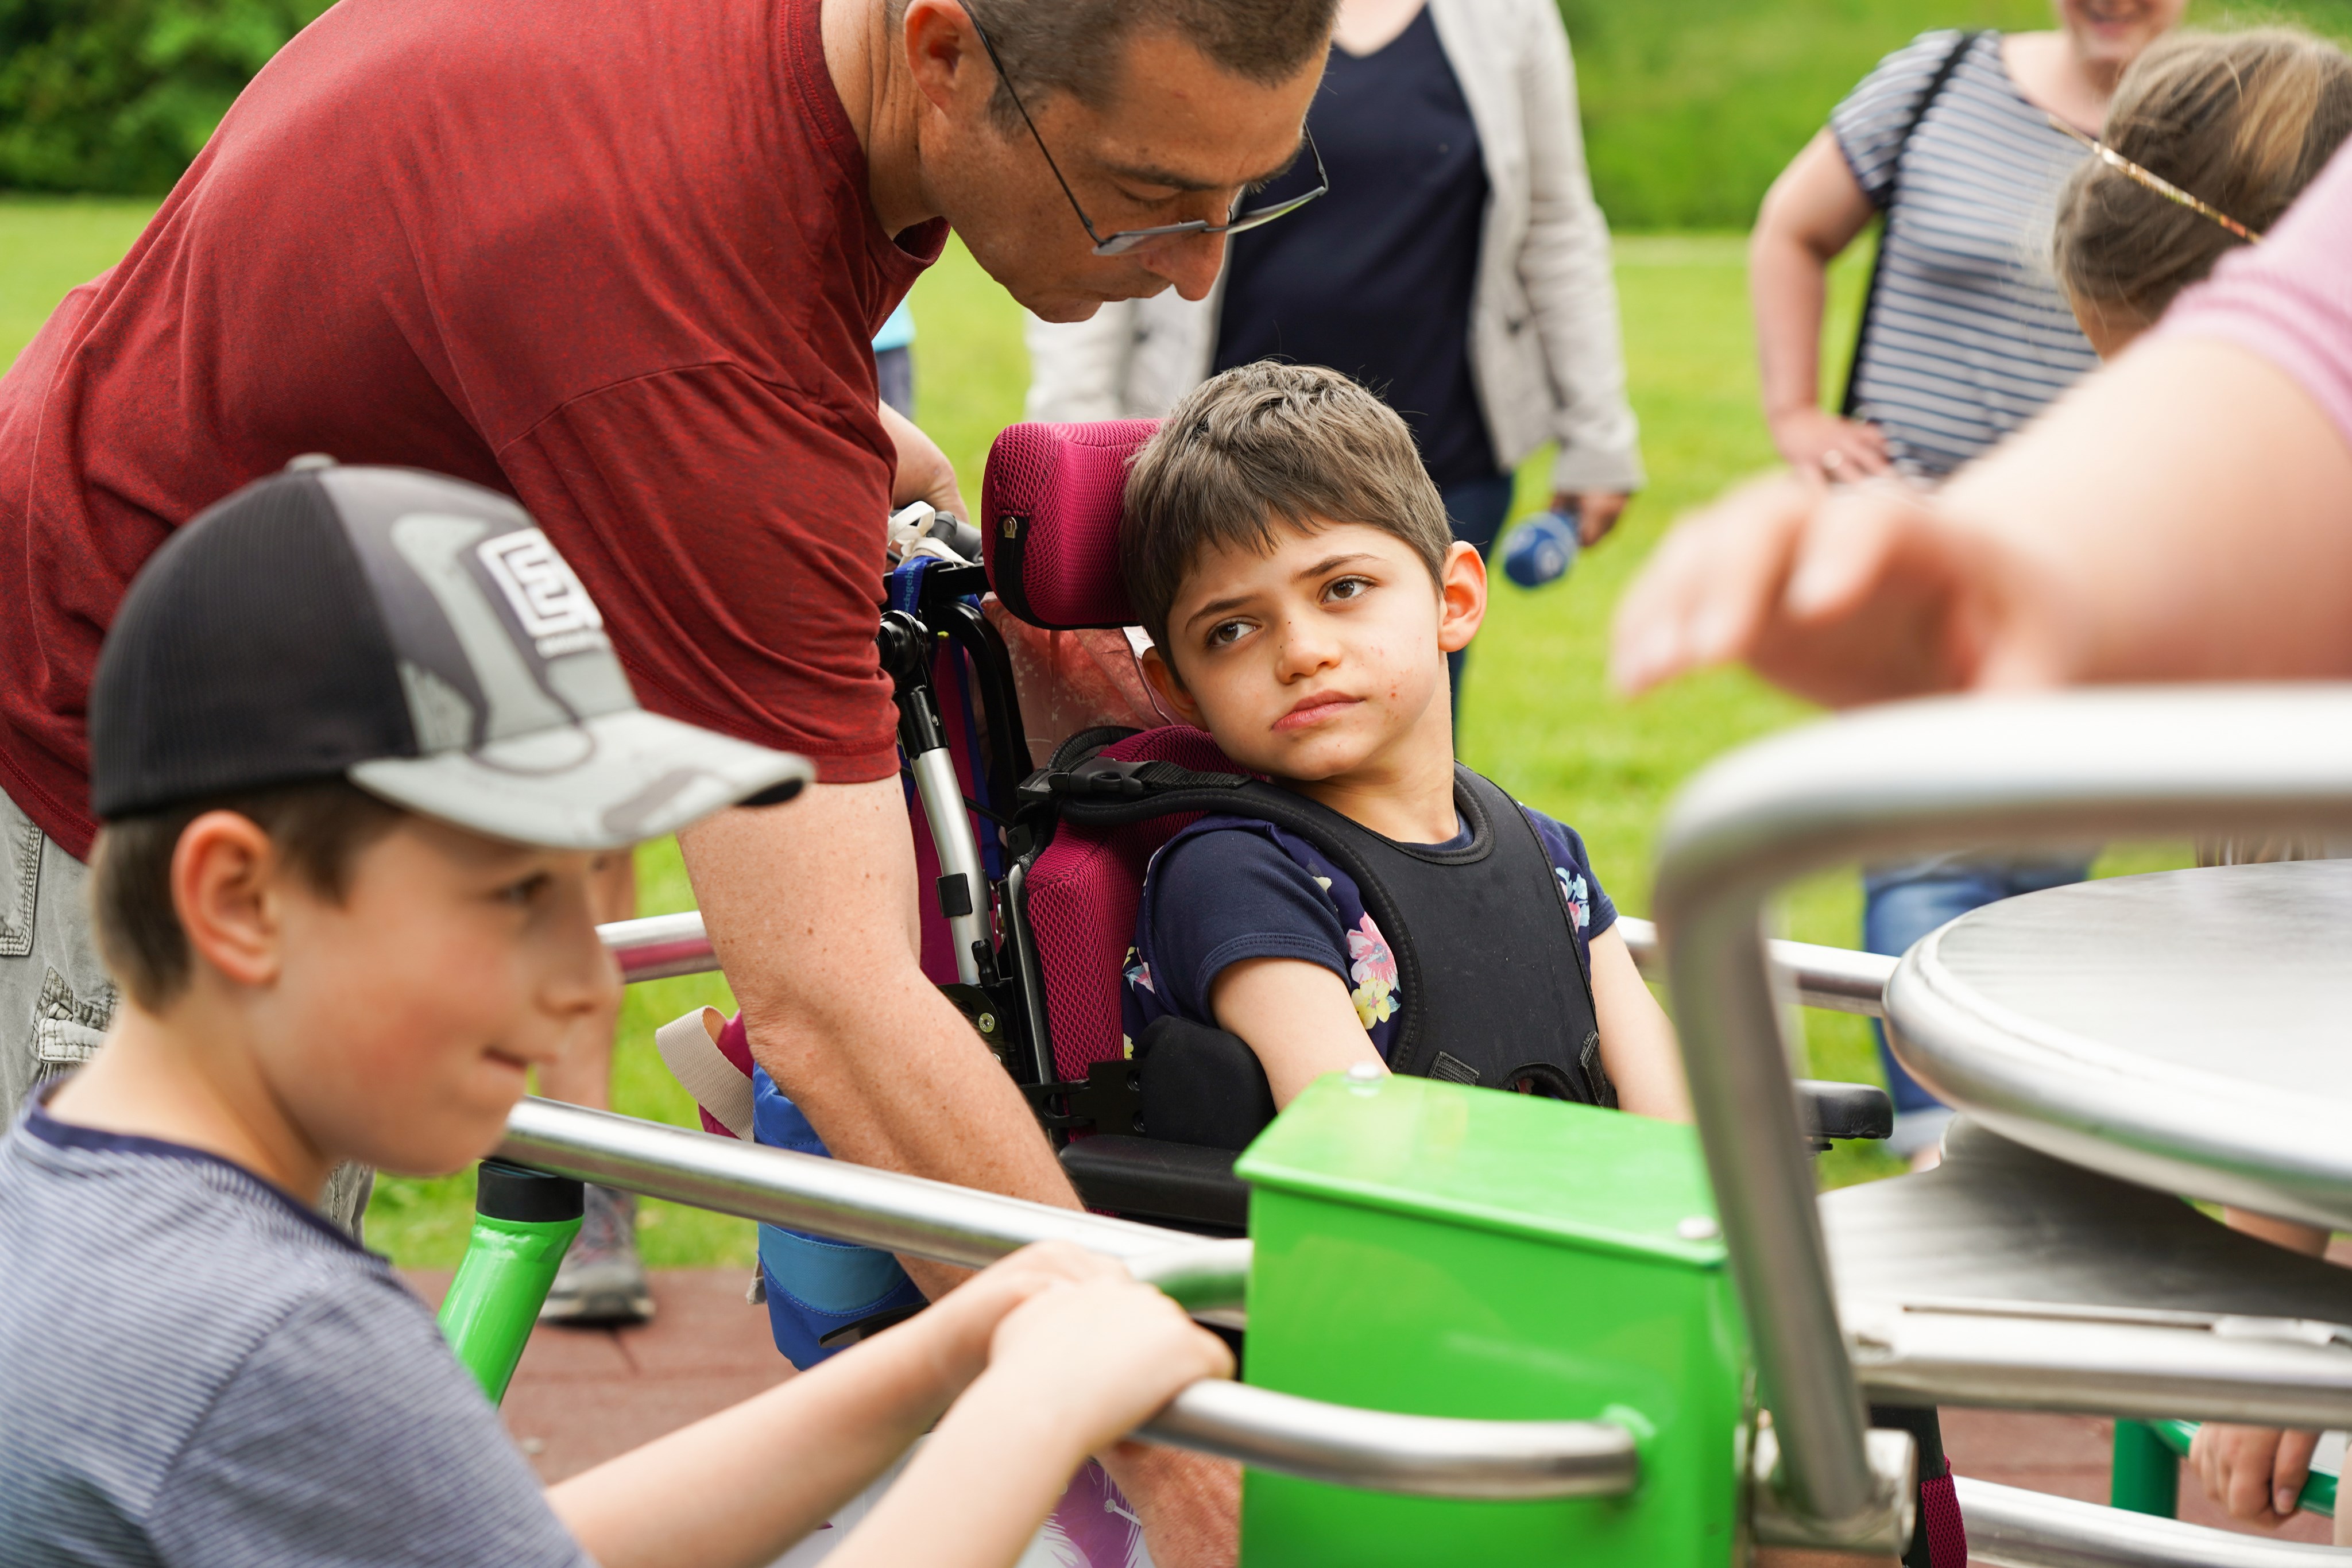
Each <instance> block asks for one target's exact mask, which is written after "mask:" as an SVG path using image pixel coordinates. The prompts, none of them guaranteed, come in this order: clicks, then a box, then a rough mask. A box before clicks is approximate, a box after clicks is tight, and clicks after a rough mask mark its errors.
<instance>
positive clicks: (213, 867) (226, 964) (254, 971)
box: [172, 811, 285, 986]
mask: <svg viewBox="0 0 2352 1568" xmlns="http://www.w3.org/2000/svg"><path fill="white" fill-rule="evenodd" d="M284 869H285V862H284V860H283V858H282V857H281V856H280V855H279V854H278V846H277V845H276V844H274V843H272V842H270V840H269V835H268V833H266V832H264V831H262V830H261V828H260V826H259V825H258V824H257V823H256V822H255V821H253V820H252V819H251V818H250V817H244V816H239V815H238V814H237V813H236V812H235V811H206V812H205V814H204V815H203V816H201V817H198V818H197V819H196V820H195V821H193V822H190V823H189V824H188V825H187V827H186V828H184V830H182V831H181V833H180V841H179V843H178V845H177V846H175V847H174V848H173V851H172V910H173V914H175V915H178V916H179V918H180V929H181V930H183V931H184V932H186V933H187V936H188V947H189V950H190V952H191V953H192V954H193V955H194V956H195V958H196V959H197V960H198V961H199V962H201V963H205V964H209V965H211V966H212V967H214V968H215V969H218V970H219V971H220V972H221V973H222V974H223V975H225V976H226V977H228V978H229V979H230V980H232V981H234V982H236V984H238V985H244V986H266V985H268V984H269V983H270V982H271V981H272V980H275V979H276V978H277V977H278V967H279V952H278V937H279V932H280V920H279V915H280V904H279V898H280V894H279V877H280V875H281V874H282V873H283V872H284Z"/></svg>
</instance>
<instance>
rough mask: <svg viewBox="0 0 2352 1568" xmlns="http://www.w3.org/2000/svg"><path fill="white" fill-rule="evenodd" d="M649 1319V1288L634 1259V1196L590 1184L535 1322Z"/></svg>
mask: <svg viewBox="0 0 2352 1568" xmlns="http://www.w3.org/2000/svg"><path fill="white" fill-rule="evenodd" d="M653 1318H654V1292H653V1286H652V1283H651V1281H648V1280H647V1279H646V1266H645V1264H644V1262H642V1261H641V1260H639V1259H638V1257H637V1196H636V1194H635V1193H631V1192H615V1191H614V1190H613V1189H612V1188H611V1187H608V1186H593V1184H592V1185H591V1186H589V1188H588V1195H587V1212H586V1214H585V1215H584V1216H583V1218H582V1219H581V1222H580V1234H579V1235H578V1236H576V1237H574V1238H573V1239H572V1249H571V1250H570V1251H569V1252H567V1253H565V1254H564V1256H563V1266H562V1268H560V1269H558V1270H556V1271H555V1284H554V1286H553V1288H552V1289H551V1290H550V1291H548V1292H547V1304H546V1305H545V1306H543V1307H541V1308H540V1310H539V1321H540V1322H543V1323H566V1324H571V1325H572V1326H575V1327H581V1328H614V1327H623V1326H625V1325H628V1324H631V1323H649V1322H653Z"/></svg>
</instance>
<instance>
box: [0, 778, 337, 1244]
mask: <svg viewBox="0 0 2352 1568" xmlns="http://www.w3.org/2000/svg"><path fill="white" fill-rule="evenodd" d="M114 1004H115V991H114V982H113V980H112V979H111V978H110V977H108V975H107V972H106V965H105V964H104V963H103V962H101V961H100V958H99V956H98V942H97V939H96V937H95V936H92V934H91V932H90V927H89V867H88V866H86V865H84V864H82V862H79V861H78V860H76V859H74V858H73V856H71V855H69V854H68V853H66V852H65V851H64V850H62V849H60V848H58V845H57V844H56V843H54V842H53V841H51V840H50V838H49V836H48V835H47V833H45V832H43V831H41V830H40V829H39V827H37V825H36V824H35V823H34V821H33V820H32V819H31V818H30V817H27V816H26V815H25V813H24V812H23V811H21V810H18V809H17V807H16V802H15V801H14V800H10V799H8V797H7V795H6V794H5V792H0V1120H5V1121H6V1122H14V1121H15V1120H16V1113H17V1111H18V1110H19V1109H20V1108H21V1107H22V1106H23V1105H24V1103H25V1099H26V1096H27V1095H29V1094H31V1093H32V1092H33V1091H34V1090H35V1089H37V1088H38V1087H39V1086H40V1085H41V1084H43V1083H45V1082H47V1081H48V1080H50V1079H52V1078H55V1077H57V1076H58V1074H59V1073H63V1072H70V1071H73V1070H74V1069H75V1068H77V1067H79V1066H80V1065H81V1064H82V1063H83V1062H85V1061H89V1058H90V1054H91V1052H93V1051H96V1050H97V1049H98V1042H99V1041H100V1040H102V1039H104V1038H105V1036H106V1026H107V1024H108V1023H109V1022H110V1021H111V1020H112V1019H113V1017H114ZM374 1186H375V1173H374V1172H373V1170H371V1169H370V1168H369V1167H367V1166H362V1165H345V1166H338V1167H337V1168H336V1170H335V1174H334V1175H333V1176H331V1178H329V1180H328V1182H327V1190H326V1192H325V1194H324V1195H323V1196H322V1197H320V1202H319V1207H320V1209H321V1210H322V1211H324V1212H325V1214H326V1215H327V1217H328V1218H331V1219H332V1220H334V1221H335V1223H337V1224H338V1225H341V1226H342V1227H343V1228H345V1229H346V1230H349V1231H350V1232H351V1233H352V1235H353V1236H357V1235H358V1234H359V1233H360V1217H361V1215H362V1214H363V1213H365V1212H366V1210H367V1200H368V1195H369V1193H370V1192H371V1191H372V1190H373V1187H374Z"/></svg>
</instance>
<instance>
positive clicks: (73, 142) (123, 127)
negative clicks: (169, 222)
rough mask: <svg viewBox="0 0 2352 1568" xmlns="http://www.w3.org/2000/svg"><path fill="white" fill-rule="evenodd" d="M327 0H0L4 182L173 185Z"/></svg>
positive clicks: (65, 186) (128, 189)
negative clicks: (256, 77) (248, 87)
mask: <svg viewBox="0 0 2352 1568" xmlns="http://www.w3.org/2000/svg"><path fill="white" fill-rule="evenodd" d="M324 9H326V0H0V188H9V189H14V190H20V191H112V192H123V193H160V192H163V191H165V190H168V189H170V188H171V184H172V182H173V181H174V180H176V179H178V178H179V177H180V172H181V171H182V170H184V169H185V168H186V167H187V166H188V161H189V160H190V159H191V158H194V156H195V155H196V152H197V151H198V150H199V149H201V148H202V147H203V146H204V144H205V138H206V137H208V136H210V135H211V134H212V132H213V127H214V126H215V125H217V124H218V123H220V117H221V116H222V115H223V114H224V113H226V111H227V110H228V106H229V104H230V102H231V101H232V100H233V99H235V98H236V95H237V93H238V92H239V91H241V90H242V89H244V87H245V84H246V82H247V81H248V80H249V79H251V78H252V76H253V73H254V72H256V71H257V70H259V69H260V68H262V66H263V65H264V64H265V63H266V62H267V61H268V58H269V57H270V56H272V55H274V54H276V53H277V52H278V48H279V47H280V46H282V45H283V44H284V43H285V42H286V40H287V39H289V38H290V37H293V36H294V35H295V34H296V33H297V32H298V31H299V30H300V29H301V27H302V26H303V25H304V24H306V23H308V22H309V21H310V19H311V18H312V17H314V16H317V15H318V14H319V13H320V11H323V10H324Z"/></svg>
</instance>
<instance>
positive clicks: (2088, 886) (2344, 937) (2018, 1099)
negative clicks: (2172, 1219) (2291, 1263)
mask: <svg viewBox="0 0 2352 1568" xmlns="http://www.w3.org/2000/svg"><path fill="white" fill-rule="evenodd" d="M1886 1017H1887V1022H1888V1025H1889V1027H1890V1030H1891V1032H1892V1034H1893V1036H1894V1040H1895V1055H1896V1056H1897V1057H1898V1058H1900V1059H1901V1061H1902V1062H1903V1064H1904V1065H1905V1066H1906V1067H1907V1068H1908V1069H1910V1070H1911V1071H1912V1072H1913V1073H1914V1074H1915V1075H1916V1076H1917V1077H1918V1078H1919V1080H1920V1081H1921V1082H1924V1083H1926V1084H1927V1086H1928V1087H1929V1088H1931V1089H1933V1090H1934V1091H1935V1092H1937V1094H1939V1095H1940V1096H1942V1097H1943V1098H1944V1099H1945V1100H1947V1101H1948V1102H1950V1103H1952V1104H1954V1105H1957V1106H1958V1107H1959V1108H1961V1109H1962V1110H1963V1111H1966V1112H1967V1113H1969V1114H1970V1115H1971V1116H1973V1117H1975V1118H1976V1119H1977V1120H1979V1121H1980V1122H1982V1123H1983V1124H1986V1125H1988V1126H1990V1127H1991V1128H1993V1129H1994V1130H1996V1131H1998V1132H2000V1133H2001V1134H2004V1135H2005V1136H2007V1137H2010V1138H2011V1139H2014V1140H2016V1141H2017V1142H2019V1143H2021V1144H2025V1145H2030V1146H2032V1147H2034V1148H2037V1149H2040V1150H2042V1151H2043V1152H2044V1153H2046V1154H2050V1155H2055V1156H2057V1157H2058V1158H2060V1159H2063V1160H2066V1161H2068V1162H2070V1163H2072V1164H2075V1165H2080V1166H2088V1167H2089V1168H2091V1169H2093V1170H2098V1171H2104V1172H2106V1173H2107V1174H2109V1175H2112V1176H2120V1177H2122V1178H2124V1179H2125V1180H2127V1181H2132V1182H2137V1183H2140V1184H2142V1185H2144V1186H2153V1187H2156V1188H2158V1189H2159V1190H2162V1191H2168V1192H2179V1193H2184V1194H2188V1195H2189V1196H2192V1197H2202V1198H2210V1199H2213V1200H2216V1201H2220V1202H2224V1203H2231V1204H2238V1205H2242V1206H2244V1207H2248V1208H2252V1209H2256V1210H2259V1211H2261V1212H2263V1213H2268V1214H2275V1215H2281V1216H2284V1217H2287V1218H2296V1219H2302V1220H2305V1221H2307V1222H2309V1223H2312V1224H2316V1225H2325V1226H2330V1227H2334V1228H2352V862H2347V861H2302V862H2285V863H2281V864H2270V865H2241V866H2214V867H2209V868H2204V869H2200V870H2196V871H2180V872H2164V873H2155V874H2151V875H2145V876H2132V877H2117V878H2114V879H2110V880H2106V881H2101V882H2090V883H2079V884H2076V885H2074V886H2071V887H2061V888H2053V889H2051V890H2049V891H2048V892H2045V893H2036V894H2027V895H2025V896H2023V897H2021V898H2013V899H2009V900H2006V901H2004V902H2002V903H2000V904H1989V905H1987V906H1986V907H1984V908H1982V909H1979V910H1976V911H1974V912H1972V913H1970V914H1969V915H1963V916H1961V917H1960V918H1959V919H1958V920H1956V921H1954V922H1952V923H1951V924H1950V925H1947V926H1945V927H1943V928H1942V929H1941V930H1939V931H1937V932H1936V933H1934V934H1932V935H1931V936H1927V938H1925V939H1924V940H1922V941H1921V942H1920V943H1919V944H1918V945H1917V946H1915V947H1913V948H1912V950H1911V951H1910V952H1909V953H1908V954H1907V955H1906V956H1905V957H1904V959H1903V962H1902V963H1901V965H1900V966H1898V967H1897V968H1896V970H1895V977H1894V979H1893V980H1892V982H1891V983H1890V984H1889V986H1888V988H1887V992H1886Z"/></svg>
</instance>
